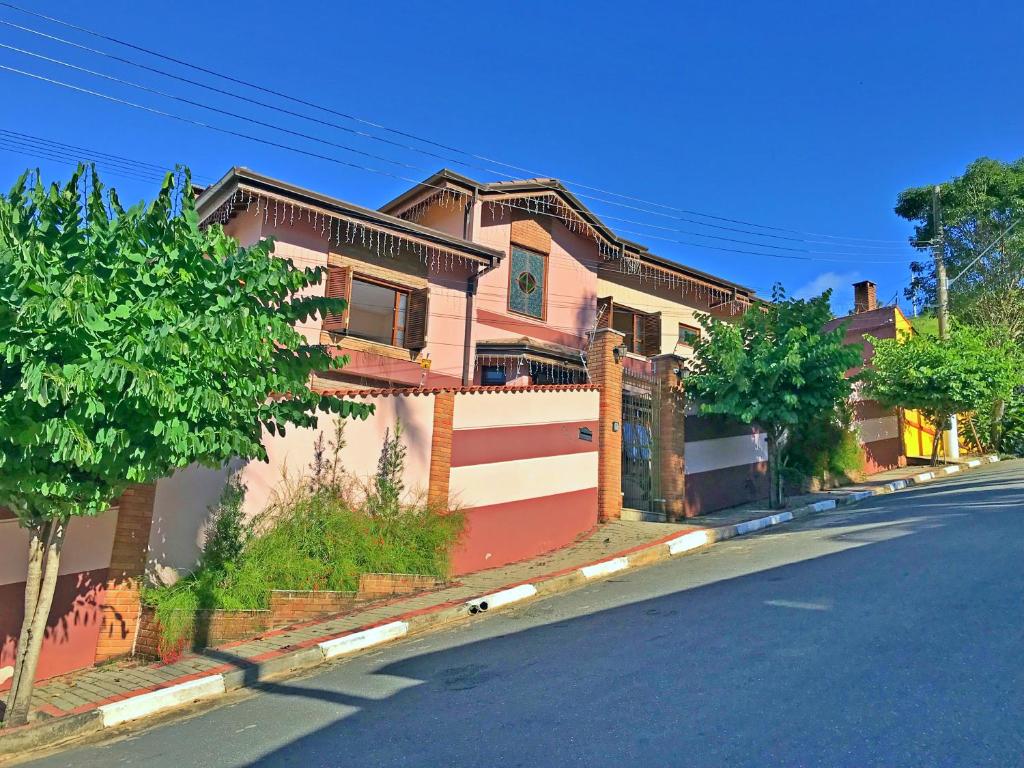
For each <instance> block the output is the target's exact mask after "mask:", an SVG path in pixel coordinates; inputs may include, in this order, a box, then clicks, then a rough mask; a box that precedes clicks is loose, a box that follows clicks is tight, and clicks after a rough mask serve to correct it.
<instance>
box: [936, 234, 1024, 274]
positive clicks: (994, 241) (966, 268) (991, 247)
mask: <svg viewBox="0 0 1024 768" xmlns="http://www.w3.org/2000/svg"><path fill="white" fill-rule="evenodd" d="M1021 221H1024V219H1015V220H1014V221H1013V222H1012V223H1011V224H1010V226H1008V227H1007V228H1006V229H1004V230H1003V233H1002V234H1001V235H1000V236H999V237H997V238H996V239H995V240H993V241H992V242H991V243H989V244H988V246H986V248H985V250H983V251H982V252H981V253H979V254H978V255H977V256H976V257H975V258H974V261H972V262H971V263H970V264H968V265H967V266H966V267H964V268H963V270H962V271H961V272H960V274H958V275H957V276H956V277H954V278H952V279H950V280H949V281H947V283H946V285H952V284H953V283H954V282H956V281H957V280H959V279H960V278H961V277H963V276H964V275H966V274H967V272H968V270H970V268H971V267H973V266H974V265H975V264H977V263H978V262H979V261H980V260H981V259H982V257H984V256H985V254H986V253H988V252H989V251H991V250H992V249H993V248H994V247H995V246H996V244H997V243H999V242H1001V241H1002V239H1003V238H1004V237H1006V236H1007V235H1008V234H1010V232H1012V231H1013V228H1014V227H1016V226H1017V225H1018V224H1020V223H1021Z"/></svg>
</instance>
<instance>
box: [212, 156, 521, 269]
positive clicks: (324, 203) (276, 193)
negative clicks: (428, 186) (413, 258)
mask: <svg viewBox="0 0 1024 768" xmlns="http://www.w3.org/2000/svg"><path fill="white" fill-rule="evenodd" d="M239 191H242V192H243V193H245V192H252V193H255V194H266V195H267V196H270V197H272V198H274V199H281V200H284V201H286V202H290V203H293V204H295V205H297V206H299V207H301V208H306V209H310V210H315V211H318V212H320V213H321V214H323V215H325V216H332V215H336V216H338V217H343V218H344V219H345V220H352V221H356V222H362V223H365V224H367V225H370V226H374V227H377V228H383V229H387V230H390V231H393V232H395V233H398V234H400V235H404V236H408V237H409V238H410V239H413V240H415V241H417V242H422V243H424V244H427V245H433V246H437V247H440V248H444V249H446V250H449V251H454V252H458V253H459V254H461V255H463V256H466V257H468V258H471V259H474V260H476V261H480V262H483V263H486V264H494V263H496V262H497V261H499V260H500V259H501V258H502V257H503V256H504V253H503V252H502V251H500V250H498V249H496V248H489V247H487V246H484V245H480V244H479V243H473V242H470V241H469V240H463V239H462V238H460V237H455V236H453V235H449V234H446V233H444V232H440V231H438V230H436V229H432V228H431V227H424V226H422V225H420V224H416V223H414V222H410V221H406V220H405V219H401V218H398V217H397V216H391V215H389V214H387V213H384V212H381V211H375V210H373V209H372V208H364V207H362V206H360V205H356V204H354V203H350V202H347V201H345V200H341V199H339V198H336V197H330V196H329V195H324V194H321V193H319V192H314V191H313V190H310V189H306V188H304V187H299V186H296V185H294V184H289V183H288V182H285V181H281V180H279V179H274V178H271V177H270V176H264V175H263V174H260V173H257V172H256V171H253V170H250V169H248V168H243V167H233V168H232V169H231V170H229V171H228V172H227V173H226V174H224V176H223V177H221V179H220V180H219V181H217V182H216V183H214V184H212V185H211V186H209V187H207V188H205V189H203V190H202V192H201V193H200V195H199V199H198V200H197V201H196V208H197V209H198V213H199V218H200V220H205V219H208V218H210V217H212V216H213V215H214V214H215V213H216V212H217V211H218V210H219V209H221V207H222V206H224V205H225V204H228V203H229V202H230V201H232V200H233V199H235V197H236V195H237V193H238V192H239Z"/></svg>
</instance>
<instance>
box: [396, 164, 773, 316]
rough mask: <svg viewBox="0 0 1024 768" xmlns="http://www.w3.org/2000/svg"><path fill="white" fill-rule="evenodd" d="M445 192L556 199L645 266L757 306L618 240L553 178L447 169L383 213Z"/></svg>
mask: <svg viewBox="0 0 1024 768" xmlns="http://www.w3.org/2000/svg"><path fill="white" fill-rule="evenodd" d="M442 190H445V191H448V192H452V193H456V194H459V193H461V194H465V195H467V196H473V197H476V198H479V199H484V200H487V199H491V200H496V199H500V198H502V197H506V196H508V197H512V196H517V195H531V194H533V195H540V194H544V195H552V194H553V195H556V196H557V197H558V198H560V199H561V201H562V203H563V204H564V205H565V206H566V207H567V208H569V209H571V210H572V211H573V212H574V213H575V214H576V215H577V216H579V217H580V219H582V220H583V221H584V222H586V224H587V225H589V226H590V227H592V228H593V229H594V230H595V231H596V232H597V233H599V234H600V236H601V237H602V238H604V239H605V240H606V241H607V242H608V243H610V244H614V245H615V246H616V247H617V248H618V249H619V250H620V251H621V252H622V253H623V254H626V255H627V256H630V257H633V258H637V259H639V260H640V261H642V262H646V263H648V264H651V265H653V266H655V267H657V268H659V269H662V270H665V271H668V272H670V273H674V274H677V275H679V276H680V277H682V278H697V279H699V280H703V281H706V282H709V283H712V284H715V285H717V286H720V287H722V288H725V289H727V290H729V291H730V292H732V293H733V294H734V295H735V296H736V297H737V298H739V299H742V300H744V301H747V302H756V301H757V300H758V299H757V298H756V297H755V295H754V290H753V289H752V288H748V287H746V286H743V285H740V284H739V283H734V282H732V281H731V280H725V279H724V278H721V277H718V276H716V275H712V274H709V273H707V272H703V271H701V270H699V269H694V268H693V267H688V266H686V265H685V264H680V263H678V262H675V261H672V260H671V259H666V258H664V257H662V256H657V255H655V254H653V253H651V252H650V251H648V249H647V247H646V246H644V245H641V244H640V243H636V242H634V241H632V240H627V239H625V238H623V237H619V236H618V235H617V234H616V233H615V231H614V230H613V229H611V227H609V226H608V225H607V224H605V223H604V222H603V221H601V219H600V217H598V216H597V215H596V214H595V213H594V212H593V211H591V210H590V209H589V208H588V207H587V206H586V205H584V204H583V202H582V201H580V199H579V198H577V197H576V195H574V194H573V193H572V192H571V191H569V190H568V189H567V188H566V187H565V185H564V184H562V182H560V181H559V180H558V179H552V178H541V177H538V178H532V179H513V180H509V181H494V182H478V181H475V180H473V179H471V178H469V177H468V176H463V175H462V174H459V173H456V172H455V171H452V170H449V169H447V168H444V169H442V170H440V171H438V172H437V173H435V174H433V175H432V176H430V177H429V178H427V179H424V180H423V181H421V182H420V183H419V184H417V185H415V186H414V187H411V188H410V189H408V190H406V191H405V192H403V193H402V194H400V195H399V196H398V197H396V198H394V199H393V200H390V201H388V202H387V203H385V204H384V205H382V206H381V208H380V210H381V211H383V212H385V213H388V214H391V215H395V216H400V215H401V214H402V213H403V212H405V211H407V210H408V209H410V208H411V207H413V206H415V205H416V204H418V203H420V202H422V201H424V200H426V199H428V198H429V197H431V196H432V195H435V194H438V193H439V192H441V191H442Z"/></svg>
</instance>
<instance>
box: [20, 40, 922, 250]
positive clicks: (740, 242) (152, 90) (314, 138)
mask: <svg viewBox="0 0 1024 768" xmlns="http://www.w3.org/2000/svg"><path fill="white" fill-rule="evenodd" d="M2 23H6V22H3V21H0V24H2ZM0 48H5V49H7V50H11V51H15V52H17V53H20V54H23V55H25V56H30V57H33V58H36V59H41V60H43V61H47V62H50V63H53V64H57V65H60V66H63V67H66V68H68V69H72V70H75V71H78V72H84V73H86V74H89V75H93V76H95V77H100V78H103V79H105V80H109V81H111V82H115V83H118V84H120V85H125V86H128V87H131V88H135V89H137V90H141V91H143V92H146V93H151V94H155V95H157V96H162V97H164V98H168V99H171V100H173V101H178V102H182V103H185V104H189V105H191V106H195V107H199V108H201V109H207V110H210V111H212V112H215V113H217V114H221V115H225V116H228V117H231V118H235V119H238V120H242V121H245V122H249V123H252V124H254V125H258V126H261V127H263V128H269V129H271V130H276V131H280V132H282V133H285V134H288V135H291V136H296V137H299V138H302V139H307V140H310V141H315V142H318V143H320V144H325V145H327V146H330V147H334V148H336V149H341V150H344V151H347V152H352V153H354V154H357V155H361V156H364V157H369V158H372V159H375V160H381V161H383V162H387V163H391V164H394V165H398V166H400V167H404V168H410V169H413V170H419V171H422V172H424V173H428V172H429V170H428V169H425V168H422V167H419V166H415V165H411V164H409V163H404V162H401V161H398V160H393V159H391V158H388V157H385V156H383V155H377V154H374V153H372V152H364V151H362V150H359V149H355V148H353V147H350V146H348V145H346V144H340V143H338V142H334V141H330V140H328V139H323V138H320V137H318V136H313V135H311V134H307V133H303V132H301V131H294V130H291V129H290V128H285V127H283V126H280V125H276V124H273V123H268V122H265V121H262V120H257V119H255V118H250V117H248V116H246V115H242V114H239V113H237V112H232V111H230V110H224V109H220V108H219V107H215V106H211V105H209V104H206V103H204V102H200V101H195V100H194V99H190V98H187V97H184V96H179V95H176V94H172V93H168V92H166V91H162V90H159V89H156V88H151V87H149V86H147V85H143V84H141V83H137V82H133V81H131V80H125V79H123V78H119V77H115V76H113V75H108V74H106V73H103V72H98V71H96V70H93V69H89V68H86V67H81V66H78V65H77V64H72V63H70V62H67V61H63V60H61V59H56V58H52V57H50V56H45V55H43V54H40V53H36V52H33V51H28V50H25V49H23V48H18V47H16V46H12V45H8V44H6V43H0ZM190 82H191V81H190ZM257 103H258V102H257ZM627 207H632V206H627ZM638 210H639V209H638ZM605 218H606V219H611V220H613V221H622V222H625V223H628V224H633V225H639V226H644V227H651V228H654V229H658V230H663V231H669V232H676V233H679V234H683V235H687V236H691V237H701V238H705V239H710V240H716V241H722V242H728V243H736V244H738V245H750V246H753V247H755V248H771V249H774V250H779V251H785V252H789V253H804V254H808V255H821V256H828V257H839V256H850V257H853V258H856V259H858V260H861V259H862V254H859V253H842V252H831V251H813V250H810V249H807V248H795V247H791V246H784V245H774V244H772V243H759V242H754V241H750V240H740V239H737V238H732V237H723V236H721V235H708V234H704V233H702V232H694V231H692V230H685V229H678V228H674V227H664V226H661V225H658V224H651V223H648V222H644V221H636V220H634V219H625V218H621V217H618V216H612V215H606V216H605ZM622 231H625V232H630V233H632V234H638V235H640V236H647V237H652V236H651V235H647V234H646V233H643V232H635V231H631V230H622ZM740 231H742V230H740ZM696 245H697V246H698V247H700V245H699V244H696ZM878 263H906V258H901V259H900V260H899V261H898V262H889V261H885V262H878Z"/></svg>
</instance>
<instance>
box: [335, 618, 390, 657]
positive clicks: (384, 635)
mask: <svg viewBox="0 0 1024 768" xmlns="http://www.w3.org/2000/svg"><path fill="white" fill-rule="evenodd" d="M408 632H409V625H408V624H406V623H405V622H404V621H392V622H391V623H390V624H381V625H380V626H379V627H372V628H370V629H364V630H363V631H362V632H355V633H353V634H351V635H345V636H344V637H336V638H334V639H333V640H325V641H324V642H322V643H317V645H318V646H319V647H320V650H321V651H323V653H324V658H325V659H333V658H334V657H335V656H343V655H344V654H346V653H354V652H355V651H361V650H362V649H363V648H369V647H370V646H373V645H379V644H380V643H386V642H387V641H388V640H394V639H395V638H398V637H402V636H403V635H405V634H407V633H408Z"/></svg>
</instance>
